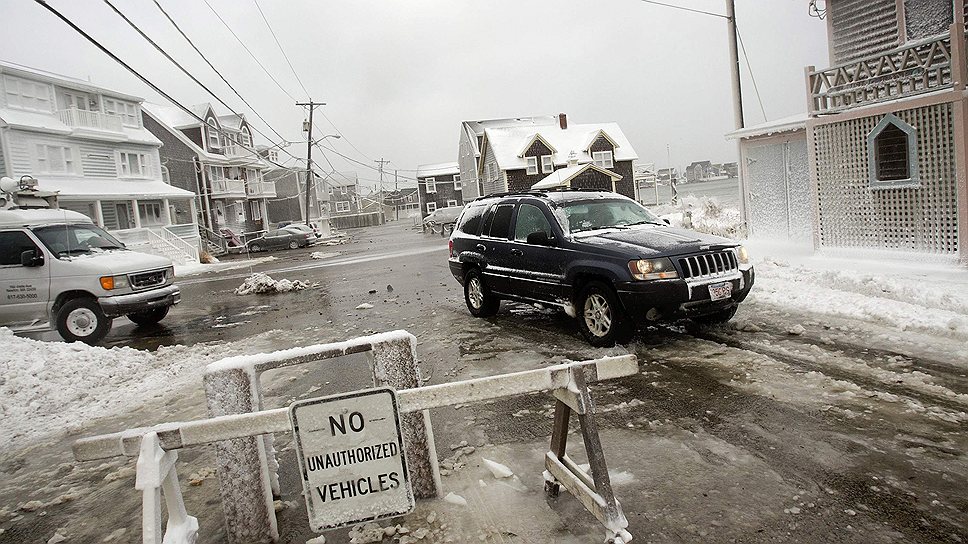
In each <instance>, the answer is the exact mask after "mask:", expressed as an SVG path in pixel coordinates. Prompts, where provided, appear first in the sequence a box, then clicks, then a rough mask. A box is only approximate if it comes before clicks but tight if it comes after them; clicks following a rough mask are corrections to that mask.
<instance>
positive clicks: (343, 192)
mask: <svg viewBox="0 0 968 544" xmlns="http://www.w3.org/2000/svg"><path fill="white" fill-rule="evenodd" d="M339 192H340V194H341V195H345V194H346V186H345V185H343V186H342V187H340V188H339Z"/></svg>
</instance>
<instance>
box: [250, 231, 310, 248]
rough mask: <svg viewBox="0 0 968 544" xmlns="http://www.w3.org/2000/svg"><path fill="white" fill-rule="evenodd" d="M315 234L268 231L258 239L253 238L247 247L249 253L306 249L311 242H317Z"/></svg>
mask: <svg viewBox="0 0 968 544" xmlns="http://www.w3.org/2000/svg"><path fill="white" fill-rule="evenodd" d="M315 238H316V237H315V235H314V234H313V233H311V232H310V233H308V234H307V233H304V232H293V231H291V230H286V229H277V230H270V231H267V232H266V233H265V234H263V235H262V236H260V237H258V238H253V239H251V240H249V241H248V242H246V244H245V247H246V248H248V250H249V251H266V250H270V249H284V248H289V249H296V248H298V247H306V246H308V245H309V242H310V241H312V240H315Z"/></svg>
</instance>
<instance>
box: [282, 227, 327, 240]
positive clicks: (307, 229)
mask: <svg viewBox="0 0 968 544" xmlns="http://www.w3.org/2000/svg"><path fill="white" fill-rule="evenodd" d="M282 230H288V231H292V232H296V233H301V234H311V235H312V236H313V237H312V238H311V240H312V239H316V238H319V237H320V236H321V235H320V234H319V233H318V232H316V229H314V228H312V227H310V226H309V225H307V224H305V223H290V224H288V225H286V226H285V227H282Z"/></svg>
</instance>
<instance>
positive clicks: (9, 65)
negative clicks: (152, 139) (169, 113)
mask: <svg viewBox="0 0 968 544" xmlns="http://www.w3.org/2000/svg"><path fill="white" fill-rule="evenodd" d="M0 72H2V73H8V74H14V75H21V76H25V77H29V78H31V79H36V80H40V81H43V82H45V83H54V84H56V85H60V86H62V87H69V88H71V89H77V90H79V91H87V92H91V93H97V94H103V95H107V96H111V97H115V98H120V99H122V100H130V101H132V102H141V101H143V100H144V98H141V97H138V96H134V95H130V94H126V93H122V92H119V91H113V90H111V89H107V88H105V87H101V86H100V85H95V84H93V83H91V82H90V81H85V80H83V79H78V78H76V77H71V76H65V75H61V74H57V73H54V72H48V71H46V70H40V69H38V68H31V67H30V66H24V65H23V64H17V63H16V62H9V61H3V60H0Z"/></svg>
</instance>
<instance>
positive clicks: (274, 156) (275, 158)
mask: <svg viewBox="0 0 968 544" xmlns="http://www.w3.org/2000/svg"><path fill="white" fill-rule="evenodd" d="M269 160H270V161H272V162H279V152H278V151H276V150H275V149H270V150H269Z"/></svg>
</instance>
